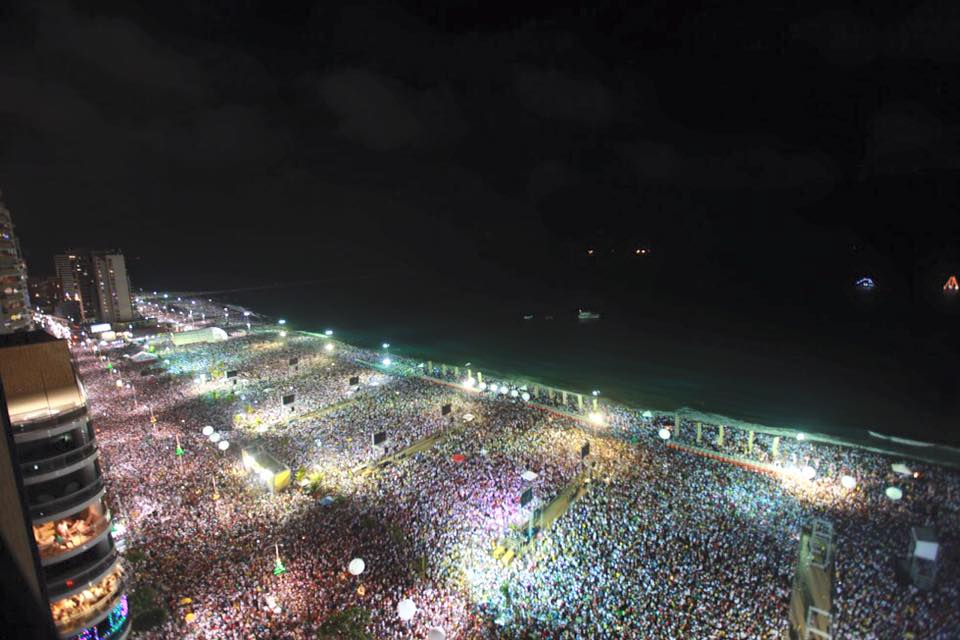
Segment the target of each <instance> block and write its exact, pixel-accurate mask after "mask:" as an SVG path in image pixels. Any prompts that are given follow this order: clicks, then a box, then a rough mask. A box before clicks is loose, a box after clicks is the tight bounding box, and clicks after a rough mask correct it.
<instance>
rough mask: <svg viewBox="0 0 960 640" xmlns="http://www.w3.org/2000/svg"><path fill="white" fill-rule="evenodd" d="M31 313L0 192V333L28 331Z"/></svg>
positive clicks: (22, 267) (20, 261)
mask: <svg viewBox="0 0 960 640" xmlns="http://www.w3.org/2000/svg"><path fill="white" fill-rule="evenodd" d="M32 321H33V314H32V313H31V312H30V301H29V298H28V291H27V265H26V264H25V263H24V261H23V257H22V256H21V254H20V243H19V242H18V241H17V236H16V235H15V234H14V232H13V220H12V219H11V217H10V211H9V210H8V209H7V208H6V207H5V206H4V204H3V194H2V193H0V334H3V333H12V332H14V331H25V330H28V329H30V327H31V324H32Z"/></svg>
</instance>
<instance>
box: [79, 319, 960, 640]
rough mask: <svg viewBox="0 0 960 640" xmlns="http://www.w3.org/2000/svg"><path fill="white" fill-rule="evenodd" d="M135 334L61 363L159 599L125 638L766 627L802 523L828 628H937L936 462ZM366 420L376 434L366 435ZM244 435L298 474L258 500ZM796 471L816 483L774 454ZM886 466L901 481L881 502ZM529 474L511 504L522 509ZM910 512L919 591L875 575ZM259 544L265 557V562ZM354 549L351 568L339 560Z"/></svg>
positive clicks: (947, 514) (901, 538)
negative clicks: (561, 509) (347, 623)
mask: <svg viewBox="0 0 960 640" xmlns="http://www.w3.org/2000/svg"><path fill="white" fill-rule="evenodd" d="M211 315H212V313H211ZM328 345H333V346H332V347H331V346H328ZM135 350H136V349H134V348H127V349H126V350H124V349H101V350H97V351H94V350H93V348H92V347H91V346H90V345H84V346H81V347H78V348H77V359H78V363H79V364H80V369H81V373H82V376H83V379H84V382H85V385H86V388H87V391H88V394H89V402H90V406H91V410H92V413H93V416H94V424H95V425H96V426H97V430H98V439H99V442H100V445H101V447H102V449H103V451H104V456H103V457H104V460H105V465H106V477H107V479H108V483H109V493H108V495H109V496H111V497H112V498H111V499H112V500H113V502H114V510H115V511H116V512H117V513H118V514H119V516H120V519H121V520H122V521H123V522H124V523H125V524H126V529H127V531H126V534H125V535H126V536H127V538H128V539H127V541H126V543H127V549H128V554H129V555H130V558H131V564H132V575H133V579H134V582H135V584H136V585H138V586H144V585H150V586H152V587H154V588H155V589H156V590H157V591H158V592H159V593H160V595H161V598H162V601H163V602H162V604H163V605H164V606H165V607H166V608H167V609H168V610H169V611H170V613H171V617H170V619H169V620H168V621H167V622H166V623H165V624H164V625H163V626H161V627H160V628H158V629H156V630H154V631H151V632H148V633H141V634H139V635H140V637H146V638H167V637H188V638H189V637H198V638H199V637H204V638H249V637H258V638H315V637H318V635H319V634H320V632H321V629H322V625H323V624H324V622H325V621H328V620H329V619H330V617H331V616H333V615H334V614H336V613H337V612H341V611H344V610H346V609H348V608H350V607H361V608H363V609H365V610H366V611H368V612H369V614H370V620H369V624H368V627H367V630H368V632H369V633H370V634H371V637H375V638H408V637H417V638H425V637H427V632H428V630H429V629H431V628H434V627H441V628H443V629H444V630H445V631H446V634H447V637H450V638H452V637H456V638H481V637H490V638H492V637H522V636H524V635H528V636H529V637H557V638H680V637H683V638H743V639H747V638H780V637H783V633H784V630H785V629H786V627H787V624H788V623H787V616H788V612H787V608H788V602H789V597H790V590H791V581H792V578H793V575H794V571H795V566H794V565H795V562H796V554H797V547H798V541H799V532H800V529H801V526H802V525H803V523H804V522H807V521H808V520H809V519H810V518H811V517H813V516H820V517H826V518H829V519H830V520H831V521H832V522H833V523H834V524H835V529H836V542H837V547H836V553H835V558H836V571H835V582H834V593H833V615H834V625H835V626H834V637H837V638H864V639H872V638H877V639H880V638H895V637H896V638H900V637H908V636H909V634H913V636H912V637H914V638H943V639H946V638H951V637H956V636H955V635H954V636H951V635H950V634H951V633H954V634H955V629H956V628H958V625H960V618H958V613H957V606H956V603H957V602H960V572H958V568H960V567H958V566H957V564H958V558H957V555H956V548H957V542H958V540H957V536H958V532H960V523H958V501H960V482H958V475H957V474H956V473H953V472H950V471H947V470H944V469H942V468H938V467H934V466H931V465H926V464H923V463H918V462H911V463H910V466H911V467H912V468H911V475H909V476H904V475H903V474H902V473H901V474H898V473H895V472H893V471H892V470H891V466H890V463H891V462H892V461H895V460H892V459H891V458H888V457H886V456H882V455H878V454H875V453H870V452H865V451H860V450H855V449H850V448H845V447H839V446H831V445H825V444H821V443H816V444H815V443H811V442H799V441H797V440H796V439H795V438H793V439H792V438H788V437H783V438H780V439H779V440H778V441H777V443H776V447H774V446H773V437H774V436H772V435H769V434H765V433H758V434H755V435H754V437H753V445H752V446H751V443H750V441H749V439H748V436H747V434H746V432H745V431H743V430H739V429H735V428H731V427H726V428H725V429H724V430H723V431H724V437H723V439H722V441H721V439H720V438H719V432H720V425H716V424H701V425H700V429H699V431H700V435H701V438H700V440H699V441H697V440H696V437H695V435H694V434H695V432H696V427H695V425H694V424H693V423H692V422H687V421H686V420H684V421H683V422H681V424H680V425H679V428H678V425H675V424H674V422H675V421H676V420H675V416H673V415H669V414H655V413H650V412H644V413H640V412H637V411H632V410H628V409H626V408H622V407H615V406H612V405H609V404H604V405H602V407H603V409H602V411H603V418H602V420H597V419H595V416H593V417H591V418H590V419H586V420H585V419H584V418H587V416H588V414H589V413H590V412H591V410H592V408H591V406H590V403H589V402H584V405H585V406H583V407H582V409H581V407H580V406H577V405H576V404H574V403H573V401H572V397H571V398H569V399H568V402H567V403H563V402H562V400H561V398H559V397H558V396H556V395H551V394H549V392H547V391H544V390H541V389H534V388H533V387H530V388H529V389H527V387H516V386H510V388H509V390H508V391H507V392H503V391H502V390H499V389H498V391H497V392H493V393H491V392H489V391H488V390H486V389H484V390H482V391H481V390H480V389H478V388H477V387H476V385H472V388H470V389H465V388H464V386H463V384H462V382H463V381H464V380H463V378H464V376H465V375H466V372H464V371H457V372H456V373H454V372H452V371H448V372H444V371H441V370H440V369H439V368H435V369H434V370H431V371H424V369H423V367H419V366H418V364H417V363H415V362H405V361H402V360H401V359H399V358H398V359H396V362H395V363H391V365H390V366H380V367H377V368H373V367H370V366H368V365H366V364H360V363H359V362H358V361H361V360H362V361H364V362H365V363H370V362H372V363H375V364H376V363H379V362H381V359H380V354H378V353H375V352H364V351H361V350H357V349H353V348H350V347H348V346H347V345H344V344H342V343H339V342H334V341H333V340H332V339H325V338H323V337H315V336H307V335H301V334H296V333H291V334H290V335H288V336H283V337H280V336H279V335H278V332H277V331H275V330H267V329H266V328H264V327H260V328H259V329H258V330H252V331H245V332H243V335H236V336H234V337H231V339H229V340H227V341H225V342H218V343H208V344H200V345H191V346H188V347H178V348H175V347H172V346H169V345H165V344H164V343H163V342H162V341H158V342H157V343H156V350H155V352H156V353H157V354H158V355H159V356H160V357H161V358H162V359H163V360H162V362H161V363H160V367H159V368H158V369H157V374H156V375H146V376H140V375H139V372H138V369H137V367H136V366H134V365H133V364H132V363H130V361H129V360H127V359H124V357H123V356H124V355H130V353H132V352H133V351H135ZM291 358H295V359H296V361H297V362H296V364H295V365H291V364H290V360H291ZM107 364H113V365H114V366H112V367H110V368H107V366H106V365H107ZM160 369H162V371H164V372H166V374H165V375H161V374H160V373H159V371H160ZM227 371H238V372H239V373H238V375H237V376H236V377H231V378H227V376H226V372H227ZM400 372H402V373H403V374H404V375H400ZM417 373H428V374H432V379H427V378H425V377H423V376H419V375H411V374H417ZM354 378H359V380H352V379H354ZM118 379H119V380H121V384H120V385H117V384H116V381H117V380H118ZM234 380H237V382H234ZM353 382H356V383H357V384H353ZM126 383H131V384H132V385H133V386H135V387H136V391H134V389H132V388H128V387H127V386H126ZM487 383H488V384H494V381H493V380H492V379H489V378H488V379H487ZM499 385H501V386H502V385H503V383H502V382H500V383H499ZM514 392H516V393H514ZM522 392H528V393H529V396H530V401H529V402H527V401H524V400H523V399H522V397H521V393H522ZM285 394H294V395H295V396H296V398H297V400H296V404H295V406H294V407H293V409H292V410H290V408H289V407H284V405H282V403H281V401H280V397H281V396H282V395H285ZM447 404H449V405H450V412H449V413H446V414H445V413H443V412H442V411H441V407H443V406H444V405H447ZM151 416H155V417H156V421H155V422H154V421H152V420H151ZM206 425H211V426H213V427H214V428H215V429H217V430H218V432H219V433H220V434H221V436H222V437H223V438H224V439H227V440H228V441H230V443H231V445H230V447H229V448H228V449H227V450H226V451H222V450H220V449H219V448H217V447H216V446H214V445H213V444H212V443H211V442H210V441H209V440H208V439H207V438H206V437H204V436H203V435H202V434H201V429H202V428H203V427H204V426H206ZM661 428H666V429H669V430H671V432H672V436H673V438H672V439H671V440H663V439H661V437H660V436H659V435H658V430H659V429H661ZM379 432H383V433H384V434H385V435H386V438H387V439H386V441H385V442H384V443H382V444H377V445H374V444H373V439H372V438H373V434H375V433H379ZM178 440H179V443H180V446H181V448H182V449H183V450H184V453H183V455H181V456H178V455H176V449H177V441H178ZM425 441H426V442H427V444H426V445H425V446H422V447H421V448H418V450H417V451H416V452H409V455H404V456H397V455H395V454H397V453H398V452H401V451H404V450H406V449H407V447H410V446H411V445H416V444H417V443H424V442H425ZM253 442H257V443H258V444H262V445H263V446H264V447H265V448H266V449H267V450H269V451H270V452H271V453H273V454H274V455H275V456H276V457H277V458H278V459H279V460H281V461H283V462H284V463H286V464H288V465H289V466H290V467H291V468H292V469H294V470H295V471H299V473H296V474H295V477H296V478H297V480H298V482H296V483H295V486H293V487H290V488H289V489H287V490H286V491H283V492H280V493H278V494H271V493H269V492H268V491H265V490H264V488H263V486H262V485H261V484H259V483H257V481H256V478H252V477H250V476H248V475H247V474H246V473H245V471H244V469H243V467H242V466H241V465H240V463H239V461H238V450H239V449H240V448H241V447H242V446H244V445H246V444H250V443H253ZM586 442H589V443H590V455H589V456H588V458H587V459H586V460H582V459H581V451H582V446H583V444H584V443H586ZM677 442H679V443H687V444H689V445H690V446H698V445H699V446H700V448H702V449H705V450H708V451H709V452H710V453H712V454H717V455H720V456H723V455H727V456H729V457H731V458H733V457H737V458H738V459H743V460H753V461H755V462H757V463H758V464H766V465H769V469H770V472H769V473H764V472H758V471H757V470H756V469H752V468H751V469H748V468H746V467H745V466H743V465H738V464H731V463H729V462H724V461H722V460H719V459H716V458H709V457H704V456H702V455H697V454H696V453H691V452H689V451H684V450H681V449H679V448H677V447H676V446H674V443H677ZM774 449H776V455H774ZM806 466H810V467H812V468H814V470H815V472H816V475H815V477H814V478H813V479H807V478H806V477H802V476H801V475H800V474H799V473H796V472H795V470H798V469H801V468H803V467H806ZM588 467H589V469H590V471H589V473H587V472H586V471H587V469H588ZM525 472H532V473H533V474H535V477H534V476H532V475H531V474H530V473H528V474H527V476H528V478H533V479H532V480H528V479H524V478H523V477H522V475H523V474H524V473H525ZM841 475H850V476H852V477H854V478H855V479H856V486H855V488H852V489H851V488H847V487H843V486H841V485H840V483H839V482H838V481H837V479H838V478H839V477H840V476H841ZM307 478H310V479H311V487H312V490H311V491H310V492H308V491H306V490H304V489H305V488H304V487H301V486H300V484H301V481H303V482H302V483H303V484H306V480H307ZM574 485H575V486H577V487H579V488H581V489H582V491H581V492H580V493H579V494H578V495H582V497H580V498H579V499H578V500H576V501H575V502H573V503H572V505H571V506H570V508H569V509H568V510H566V512H565V513H562V514H561V515H559V517H558V518H557V519H556V520H555V521H554V522H553V523H552V525H551V526H549V527H547V528H545V529H544V530H543V531H542V532H541V533H540V535H539V536H537V537H535V538H534V539H533V541H532V543H531V544H530V546H529V547H525V548H526V549H527V551H526V552H525V553H522V554H520V555H519V556H518V557H517V558H516V559H515V560H514V561H513V562H512V563H509V564H507V565H504V564H502V563H501V562H500V561H499V560H498V559H497V558H496V557H494V554H493V553H492V551H493V549H494V548H495V546H496V545H497V543H498V541H502V540H506V539H514V540H525V538H524V536H523V532H524V531H529V523H530V518H531V517H532V515H533V514H534V510H535V509H538V508H541V509H548V508H549V505H550V503H551V500H553V498H555V497H556V496H558V495H560V494H561V492H563V491H564V489H565V488H567V487H569V486H574ZM891 485H896V486H898V487H900V488H901V489H902V490H903V499H902V500H900V501H892V500H889V499H888V498H887V497H886V496H885V494H884V489H885V487H887V486H891ZM528 488H532V493H533V495H534V500H533V502H532V503H530V504H528V505H524V506H521V504H520V495H521V494H522V493H523V492H524V491H525V490H526V489H528ZM917 525H925V526H931V527H933V528H934V530H935V531H936V532H937V534H938V536H939V538H940V542H941V558H940V563H941V568H940V578H939V581H938V584H937V586H936V588H935V589H934V590H932V591H920V590H918V589H916V588H914V587H912V586H910V585H909V584H907V583H906V582H905V581H904V580H903V579H902V578H899V577H898V574H897V571H896V560H897V557H898V556H903V555H904V554H905V552H906V549H907V546H908V540H909V535H910V527H911V526H917ZM278 556H279V558H280V561H281V562H282V563H283V565H284V567H285V569H286V572H284V573H282V574H281V575H274V572H273V569H274V567H275V564H276V562H277V558H278ZM353 558H362V559H363V560H364V562H365V565H366V567H365V570H364V571H363V573H361V574H360V575H358V576H354V575H351V574H350V573H349V572H348V571H347V566H348V563H349V562H350V560H351V559H353ZM185 598H189V602H187V601H186V600H184V599H185ZM404 598H410V599H412V600H413V601H414V602H415V604H416V605H417V608H418V611H417V614H416V615H415V616H414V618H413V620H411V621H409V622H406V621H403V620H401V619H400V618H399V617H398V615H397V606H398V603H399V602H400V601H401V600H402V599H404ZM187 613H191V614H193V615H192V616H190V621H189V622H188V621H187V617H186V616H187ZM134 614H136V612H134Z"/></svg>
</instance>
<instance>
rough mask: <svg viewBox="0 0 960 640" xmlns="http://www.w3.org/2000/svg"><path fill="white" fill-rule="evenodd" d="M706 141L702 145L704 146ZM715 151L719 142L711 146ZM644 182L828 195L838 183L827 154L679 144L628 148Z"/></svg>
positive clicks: (765, 147) (762, 147) (639, 144)
mask: <svg viewBox="0 0 960 640" xmlns="http://www.w3.org/2000/svg"><path fill="white" fill-rule="evenodd" d="M703 142H704V141H703V140H702V139H701V141H700V144H701V145H702V144H703ZM710 146H711V147H714V146H715V144H713V143H711V144H710ZM627 154H628V157H630V158H631V159H632V161H633V162H634V163H635V166H636V169H637V172H638V174H639V177H640V179H641V180H642V181H654V182H657V181H662V182H672V183H676V184H680V185H684V186H687V187H692V188H697V189H705V190H717V191H732V190H756V191H764V190H790V189H798V188H811V187H815V188H816V189H817V190H818V191H823V190H826V189H827V188H829V186H830V185H831V184H832V183H833V182H834V180H835V179H836V177H837V176H836V175H835V173H834V170H833V169H832V167H831V166H830V163H829V162H828V161H827V159H826V158H825V157H823V156H821V155H817V154H811V153H808V152H802V151H782V150H779V149H776V148H774V147H772V146H769V145H762V144H756V145H742V146H741V145H737V146H729V147H727V148H720V149H716V148H714V149H713V150H711V151H706V152H704V151H693V150H692V148H687V149H684V148H681V147H677V146H674V145H670V144H666V143H661V142H651V141H639V142H637V143H634V144H633V145H632V146H631V147H630V148H629V149H628V150H627Z"/></svg>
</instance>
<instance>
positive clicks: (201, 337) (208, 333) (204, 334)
mask: <svg viewBox="0 0 960 640" xmlns="http://www.w3.org/2000/svg"><path fill="white" fill-rule="evenodd" d="M227 337H228V336H227V332H226V331H224V330H223V329H221V328H220V327H206V328H204V329H194V330H192V331H182V332H180V333H172V334H170V339H171V340H172V341H173V344H174V345H175V346H178V347H182V346H184V345H188V344H200V343H202V342H223V341H224V340H226V339H227Z"/></svg>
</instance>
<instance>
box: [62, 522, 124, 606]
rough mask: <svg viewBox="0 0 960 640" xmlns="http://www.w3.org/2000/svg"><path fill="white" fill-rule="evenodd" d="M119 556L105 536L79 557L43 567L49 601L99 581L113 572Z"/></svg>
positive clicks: (109, 539) (111, 541)
mask: <svg viewBox="0 0 960 640" xmlns="http://www.w3.org/2000/svg"><path fill="white" fill-rule="evenodd" d="M119 557H120V556H119V555H118V554H117V549H116V547H115V546H114V544H113V540H112V539H111V538H110V537H109V536H106V537H104V538H103V539H101V540H100V541H99V542H98V543H97V544H95V545H93V546H92V547H89V548H88V549H87V550H86V551H84V552H83V553H80V554H79V555H76V556H73V557H72V558H69V559H67V560H64V561H63V562H58V563H56V564H51V565H47V566H45V567H44V568H43V574H44V578H45V581H46V583H47V593H48V594H49V595H50V599H51V600H59V599H60V598H65V597H67V596H68V595H70V594H72V593H76V592H78V591H81V590H83V588H84V587H85V586H89V585H91V584H95V583H97V582H99V581H100V579H101V578H103V577H104V576H105V575H106V574H108V573H109V572H110V571H111V570H112V569H113V567H114V565H116V564H117V560H118V559H119Z"/></svg>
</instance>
